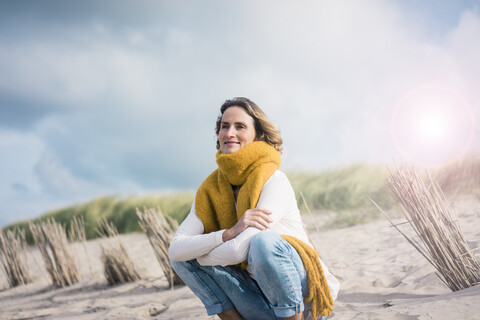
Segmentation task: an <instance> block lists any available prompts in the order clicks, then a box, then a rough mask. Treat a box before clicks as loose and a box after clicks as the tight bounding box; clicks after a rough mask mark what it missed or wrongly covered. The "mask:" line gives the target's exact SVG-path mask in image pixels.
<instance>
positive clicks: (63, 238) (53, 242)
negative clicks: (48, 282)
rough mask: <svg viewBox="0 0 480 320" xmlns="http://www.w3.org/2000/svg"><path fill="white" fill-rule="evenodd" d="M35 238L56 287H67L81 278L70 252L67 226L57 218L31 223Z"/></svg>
mask: <svg viewBox="0 0 480 320" xmlns="http://www.w3.org/2000/svg"><path fill="white" fill-rule="evenodd" d="M30 231H31V232H32V235H33V239H34V240H35V244H36V245H37V247H38V249H39V251H40V253H41V254H42V258H43V261H44V262H45V267H46V269H47V272H48V273H49V275H50V278H51V279H52V284H53V286H55V287H65V286H69V285H72V284H74V283H77V282H78V281H79V280H80V276H79V272H78V270H77V267H76V265H75V260H74V259H73V257H72V255H71V254H70V250H69V247H68V241H67V235H66V232H65V228H64V227H63V226H62V225H60V224H59V223H57V222H55V220H53V219H50V220H48V221H43V222H39V223H37V224H33V223H30Z"/></svg>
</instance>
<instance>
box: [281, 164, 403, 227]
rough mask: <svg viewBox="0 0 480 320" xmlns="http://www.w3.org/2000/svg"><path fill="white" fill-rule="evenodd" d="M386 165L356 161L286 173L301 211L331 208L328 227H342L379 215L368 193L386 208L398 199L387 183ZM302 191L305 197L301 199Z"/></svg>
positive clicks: (392, 205)
mask: <svg viewBox="0 0 480 320" xmlns="http://www.w3.org/2000/svg"><path fill="white" fill-rule="evenodd" d="M387 173H388V171H387V169H386V167H385V166H380V165H367V164H354V165H351V166H348V167H345V168H339V169H333V170H328V171H324V172H319V173H312V172H289V173H287V175H288V177H289V179H290V182H291V183H292V186H293V189H294V190H295V194H296V198H297V202H298V205H299V209H300V211H301V212H306V208H305V202H306V203H308V206H309V208H310V210H312V211H313V212H315V211H317V212H318V211H329V212H331V213H332V217H331V218H329V223H328V225H327V226H328V227H330V228H341V227H349V226H352V225H356V224H360V223H365V222H368V221H371V220H373V219H376V218H378V217H379V213H378V210H377V209H376V208H375V207H374V206H372V204H371V203H370V201H369V200H368V197H371V198H374V199H376V201H377V202H378V203H379V204H381V205H382V206H383V207H384V208H385V209H386V210H388V209H390V208H392V207H394V206H395V201H394V199H393V198H392V196H391V195H390V194H389V193H388V190H387V188H386V187H385V184H384V179H385V178H386V176H387ZM301 194H303V196H304V198H305V202H304V201H302V197H301Z"/></svg>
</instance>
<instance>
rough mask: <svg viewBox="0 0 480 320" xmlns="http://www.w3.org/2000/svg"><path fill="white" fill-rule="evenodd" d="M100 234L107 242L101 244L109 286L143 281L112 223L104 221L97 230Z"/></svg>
mask: <svg viewBox="0 0 480 320" xmlns="http://www.w3.org/2000/svg"><path fill="white" fill-rule="evenodd" d="M97 232H98V234H99V235H100V236H101V237H102V238H103V239H105V240H107V241H106V243H105V244H100V249H101V250H102V253H101V256H100V260H101V261H102V263H103V271H104V275H105V279H106V280H107V282H108V284H109V285H115V284H119V283H124V282H131V281H136V280H139V279H141V275H140V273H139V272H138V270H137V267H136V265H135V263H134V262H133V259H132V258H131V257H130V255H129V254H128V252H127V250H126V248H125V246H124V245H123V242H122V240H121V239H120V237H118V231H117V230H116V228H115V226H114V225H113V224H112V223H111V222H107V221H106V220H102V221H101V222H100V225H99V227H98V228H97Z"/></svg>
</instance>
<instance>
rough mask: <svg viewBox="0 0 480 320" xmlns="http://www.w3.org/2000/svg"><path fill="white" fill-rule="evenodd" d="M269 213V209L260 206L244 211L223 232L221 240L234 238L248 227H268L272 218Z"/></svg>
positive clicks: (263, 228) (261, 228) (262, 228)
mask: <svg viewBox="0 0 480 320" xmlns="http://www.w3.org/2000/svg"><path fill="white" fill-rule="evenodd" d="M271 214H272V212H271V211H269V210H267V209H262V208H253V209H249V210H247V211H245V213H244V214H243V215H242V217H241V218H240V220H238V222H237V223H236V224H235V225H234V226H233V227H231V228H230V229H227V230H225V231H224V232H223V234H222V239H223V241H224V242H225V241H228V240H231V239H233V238H235V237H236V236H238V235H239V234H240V233H241V232H242V231H243V230H245V229H247V228H248V227H255V228H257V229H260V230H265V229H268V228H269V224H270V223H272V222H273V220H272V218H270V217H269V216H270V215H271Z"/></svg>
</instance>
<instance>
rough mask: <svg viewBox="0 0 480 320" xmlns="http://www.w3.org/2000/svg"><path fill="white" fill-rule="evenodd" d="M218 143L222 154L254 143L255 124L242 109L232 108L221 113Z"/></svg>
mask: <svg viewBox="0 0 480 320" xmlns="http://www.w3.org/2000/svg"><path fill="white" fill-rule="evenodd" d="M218 141H219V142H220V150H221V151H222V153H233V152H235V151H237V150H239V149H241V148H243V147H245V146H246V145H247V144H249V143H250V142H253V141H255V123H254V120H253V118H252V117H251V116H250V115H249V114H248V113H247V112H246V111H245V109H243V108H242V107H237V106H233V107H230V108H228V109H227V110H225V111H224V112H223V116H222V122H221V123H220V131H219V132H218Z"/></svg>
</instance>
